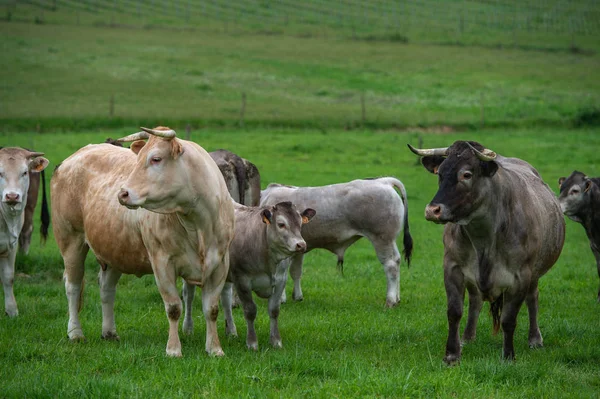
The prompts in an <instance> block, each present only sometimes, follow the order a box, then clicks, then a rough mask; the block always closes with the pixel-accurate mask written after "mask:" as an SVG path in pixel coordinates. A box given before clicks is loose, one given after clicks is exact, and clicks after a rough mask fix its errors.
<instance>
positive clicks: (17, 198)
mask: <svg viewBox="0 0 600 399" xmlns="http://www.w3.org/2000/svg"><path fill="white" fill-rule="evenodd" d="M2 202H4V203H5V204H6V205H8V206H10V207H15V206H17V205H19V204H20V203H21V202H22V199H21V194H19V193H17V192H15V191H9V192H5V193H4V195H3V196H2Z"/></svg>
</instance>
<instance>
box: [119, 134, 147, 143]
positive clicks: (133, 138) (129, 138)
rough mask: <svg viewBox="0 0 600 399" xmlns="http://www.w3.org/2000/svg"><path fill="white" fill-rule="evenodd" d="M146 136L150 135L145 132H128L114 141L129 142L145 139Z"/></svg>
mask: <svg viewBox="0 0 600 399" xmlns="http://www.w3.org/2000/svg"><path fill="white" fill-rule="evenodd" d="M148 137H150V136H149V135H148V133H146V132H137V133H133V134H130V135H129V136H125V137H121V138H120V139H116V140H115V141H116V142H117V143H125V142H129V141H136V140H146V139H147V138H148Z"/></svg>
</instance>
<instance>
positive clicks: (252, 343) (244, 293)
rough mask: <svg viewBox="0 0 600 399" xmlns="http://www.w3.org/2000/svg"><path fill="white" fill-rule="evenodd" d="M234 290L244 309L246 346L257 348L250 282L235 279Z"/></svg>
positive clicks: (254, 313)
mask: <svg viewBox="0 0 600 399" xmlns="http://www.w3.org/2000/svg"><path fill="white" fill-rule="evenodd" d="M235 290H236V291H237V293H238V296H239V297H240V301H241V302H242V308H243V309H244V319H246V325H247V327H248V331H247V333H246V346H248V349H252V350H255V351H256V350H258V340H257V338H256V330H255V329H254V320H256V304H255V303H254V299H252V290H251V289H250V284H249V283H248V282H246V281H237V282H236V285H235Z"/></svg>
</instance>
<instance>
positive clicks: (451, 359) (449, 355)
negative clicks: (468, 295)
mask: <svg viewBox="0 0 600 399" xmlns="http://www.w3.org/2000/svg"><path fill="white" fill-rule="evenodd" d="M444 286H445V287H446V299H447V301H448V309H447V315H448V340H447V341H446V356H445V357H444V362H446V363H447V364H448V365H453V364H455V363H458V362H459V361H460V355H461V353H460V352H461V347H460V332H459V327H460V319H461V318H462V314H463V304H464V300H465V283H464V276H463V274H462V272H461V270H460V269H459V267H458V266H448V265H444Z"/></svg>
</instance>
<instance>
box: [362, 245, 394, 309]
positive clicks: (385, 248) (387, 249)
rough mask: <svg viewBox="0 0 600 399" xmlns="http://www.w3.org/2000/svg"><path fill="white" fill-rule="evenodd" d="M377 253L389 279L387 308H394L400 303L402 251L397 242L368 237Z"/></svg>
mask: <svg viewBox="0 0 600 399" xmlns="http://www.w3.org/2000/svg"><path fill="white" fill-rule="evenodd" d="M367 238H368V239H369V240H370V241H371V243H373V247H374V248H375V252H376V253H377V258H378V259H379V261H380V262H381V264H382V265H383V270H384V271H385V276H386V278H387V295H386V300H385V306H386V307H388V308H392V307H394V306H396V305H398V303H399V302H400V251H398V247H397V246H396V241H394V240H392V241H381V240H376V239H373V238H372V237H367Z"/></svg>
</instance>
